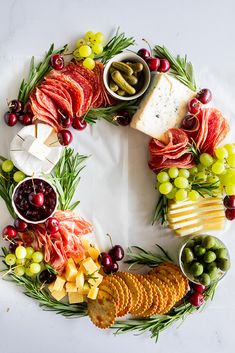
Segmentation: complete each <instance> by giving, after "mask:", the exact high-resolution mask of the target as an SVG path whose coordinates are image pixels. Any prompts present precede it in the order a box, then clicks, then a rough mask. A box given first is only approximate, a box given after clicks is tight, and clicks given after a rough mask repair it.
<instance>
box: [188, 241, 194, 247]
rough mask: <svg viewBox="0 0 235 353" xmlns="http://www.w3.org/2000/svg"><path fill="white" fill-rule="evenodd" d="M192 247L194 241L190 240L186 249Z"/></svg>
mask: <svg viewBox="0 0 235 353" xmlns="http://www.w3.org/2000/svg"><path fill="white" fill-rule="evenodd" d="M194 246H195V241H194V240H193V239H190V240H189V241H188V242H187V248H194Z"/></svg>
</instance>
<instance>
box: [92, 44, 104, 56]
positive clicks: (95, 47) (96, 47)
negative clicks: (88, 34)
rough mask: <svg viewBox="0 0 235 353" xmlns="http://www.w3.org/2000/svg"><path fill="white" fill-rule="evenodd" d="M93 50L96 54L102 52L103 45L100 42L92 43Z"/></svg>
mask: <svg viewBox="0 0 235 353" xmlns="http://www.w3.org/2000/svg"><path fill="white" fill-rule="evenodd" d="M92 50H93V52H94V53H95V54H101V53H102V52H103V45H102V44H100V43H95V44H93V45H92Z"/></svg>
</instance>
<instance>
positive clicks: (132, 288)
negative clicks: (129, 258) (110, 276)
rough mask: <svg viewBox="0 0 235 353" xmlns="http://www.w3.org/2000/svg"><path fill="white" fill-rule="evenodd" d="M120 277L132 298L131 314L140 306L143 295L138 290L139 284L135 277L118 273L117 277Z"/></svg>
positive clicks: (125, 273)
mask: <svg viewBox="0 0 235 353" xmlns="http://www.w3.org/2000/svg"><path fill="white" fill-rule="evenodd" d="M116 276H117V277H120V278H121V279H122V280H123V281H124V282H125V283H126V285H127V287H128V288H129V295H130V297H131V299H132V300H131V305H130V304H129V312H130V311H132V310H133V309H135V307H136V306H138V304H139V301H140V297H141V293H140V291H139V289H138V283H137V281H136V279H135V277H134V276H133V275H132V274H130V273H127V272H118V273H116V274H115V277H116Z"/></svg>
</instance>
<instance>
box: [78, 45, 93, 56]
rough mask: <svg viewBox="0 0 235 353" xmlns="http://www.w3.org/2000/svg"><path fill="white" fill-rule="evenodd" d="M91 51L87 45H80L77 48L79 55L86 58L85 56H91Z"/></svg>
mask: <svg viewBox="0 0 235 353" xmlns="http://www.w3.org/2000/svg"><path fill="white" fill-rule="evenodd" d="M91 53H92V51H91V47H89V45H82V46H81V47H80V48H79V54H80V55H81V56H82V57H83V58H86V57H87V56H89V55H91Z"/></svg>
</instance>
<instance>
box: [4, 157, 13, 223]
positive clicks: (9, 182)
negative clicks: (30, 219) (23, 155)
mask: <svg viewBox="0 0 235 353" xmlns="http://www.w3.org/2000/svg"><path fill="white" fill-rule="evenodd" d="M0 160H2V161H3V162H4V161H5V160H6V158H4V157H2V156H0ZM15 171H16V169H15V168H14V169H13V171H11V172H10V173H5V172H3V170H2V168H1V167H0V197H1V198H2V199H3V200H4V202H5V204H6V206H7V209H8V211H9V213H10V215H11V217H12V218H14V219H15V218H16V214H15V211H14V209H13V206H12V202H11V201H12V194H13V190H14V188H15V186H16V182H15V181H14V179H13V174H14V173H15Z"/></svg>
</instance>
